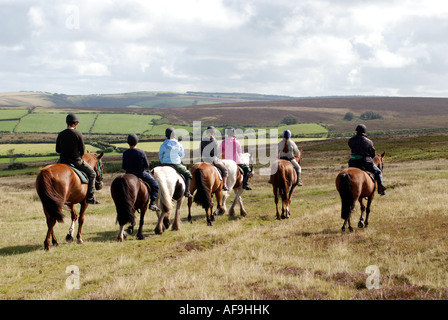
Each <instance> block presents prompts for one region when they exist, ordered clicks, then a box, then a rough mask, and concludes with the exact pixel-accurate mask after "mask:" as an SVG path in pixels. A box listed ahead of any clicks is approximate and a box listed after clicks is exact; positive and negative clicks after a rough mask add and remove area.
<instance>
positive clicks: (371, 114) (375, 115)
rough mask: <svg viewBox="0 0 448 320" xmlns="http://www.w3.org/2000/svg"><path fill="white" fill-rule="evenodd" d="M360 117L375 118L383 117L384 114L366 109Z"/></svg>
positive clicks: (364, 118)
mask: <svg viewBox="0 0 448 320" xmlns="http://www.w3.org/2000/svg"><path fill="white" fill-rule="evenodd" d="M359 118H360V119H361V120H374V119H382V118H383V116H382V115H380V114H378V113H376V112H373V111H366V112H364V113H363V114H362V115H361V116H360V117H359Z"/></svg>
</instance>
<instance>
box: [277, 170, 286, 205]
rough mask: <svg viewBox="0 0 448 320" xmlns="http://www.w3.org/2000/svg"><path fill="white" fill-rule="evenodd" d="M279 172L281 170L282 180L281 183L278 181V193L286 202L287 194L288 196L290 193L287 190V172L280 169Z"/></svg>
mask: <svg viewBox="0 0 448 320" xmlns="http://www.w3.org/2000/svg"><path fill="white" fill-rule="evenodd" d="M279 170H280V175H281V176H280V179H279V181H278V192H279V194H280V197H281V198H282V200H283V201H285V200H286V198H287V194H288V191H287V189H288V185H287V181H288V180H287V177H286V170H285V169H284V168H283V169H280V168H279Z"/></svg>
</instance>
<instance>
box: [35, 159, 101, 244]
mask: <svg viewBox="0 0 448 320" xmlns="http://www.w3.org/2000/svg"><path fill="white" fill-rule="evenodd" d="M103 155H104V151H102V152H101V153H100V154H99V155H97V154H96V153H86V154H84V155H83V157H82V159H83V160H84V161H85V162H87V163H88V164H89V165H90V166H91V167H92V168H93V169H94V170H95V172H96V181H95V188H96V189H97V190H100V189H101V188H102V187H103V163H102V161H101V158H102V157H103ZM36 191H37V194H38V195H39V198H40V201H41V202H42V206H43V209H44V213H45V217H46V218H47V226H48V231H47V235H46V237H45V241H44V249H45V250H46V251H48V250H50V235H51V237H52V243H53V246H57V245H58V241H57V240H56V237H55V236H54V230H53V227H54V226H55V224H56V222H64V214H63V213H62V209H63V207H64V205H65V206H67V207H68V209H69V210H70V213H71V218H72V223H71V225H70V228H69V230H68V234H67V237H66V240H67V241H68V242H72V241H73V232H74V228H75V222H76V220H78V215H77V214H76V211H75V208H74V206H75V204H77V203H80V204H81V209H80V212H79V220H78V234H77V236H76V238H77V242H78V243H83V241H82V238H81V232H82V225H83V223H84V213H85V211H86V209H87V206H88V203H87V201H86V195H87V184H83V183H81V179H80V178H79V177H78V175H77V174H76V173H75V172H74V171H73V170H72V169H71V168H70V167H69V166H68V165H66V164H62V163H57V164H52V165H48V166H46V167H45V168H42V169H40V172H39V174H38V175H37V178H36Z"/></svg>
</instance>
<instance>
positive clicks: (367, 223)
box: [364, 196, 373, 228]
mask: <svg viewBox="0 0 448 320" xmlns="http://www.w3.org/2000/svg"><path fill="white" fill-rule="evenodd" d="M372 200H373V196H370V197H369V198H368V199H367V208H366V222H364V227H365V228H367V226H368V225H369V214H370V205H371V204H372Z"/></svg>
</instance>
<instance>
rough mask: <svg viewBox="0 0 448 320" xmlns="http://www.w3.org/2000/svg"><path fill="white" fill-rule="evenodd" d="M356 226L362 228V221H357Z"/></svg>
mask: <svg viewBox="0 0 448 320" xmlns="http://www.w3.org/2000/svg"><path fill="white" fill-rule="evenodd" d="M358 228H359V229H362V228H364V223H362V221H359V222H358Z"/></svg>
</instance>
